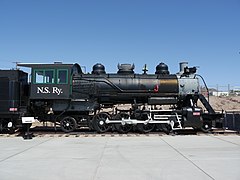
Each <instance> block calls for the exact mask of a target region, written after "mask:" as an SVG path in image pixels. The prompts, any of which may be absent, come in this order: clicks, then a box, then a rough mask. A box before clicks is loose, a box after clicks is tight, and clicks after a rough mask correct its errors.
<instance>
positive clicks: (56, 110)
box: [0, 62, 222, 133]
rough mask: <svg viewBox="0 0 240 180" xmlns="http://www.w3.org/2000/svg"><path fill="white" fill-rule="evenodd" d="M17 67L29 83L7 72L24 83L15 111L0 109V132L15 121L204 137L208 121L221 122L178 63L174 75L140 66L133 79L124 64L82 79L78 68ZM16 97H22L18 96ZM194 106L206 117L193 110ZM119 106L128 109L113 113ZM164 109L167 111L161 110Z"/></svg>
mask: <svg viewBox="0 0 240 180" xmlns="http://www.w3.org/2000/svg"><path fill="white" fill-rule="evenodd" d="M18 66H19V67H28V68H31V80H30V83H29V84H28V83H27V82H26V75H27V74H26V73H24V72H22V71H19V70H12V71H10V72H21V73H23V74H24V75H23V77H25V78H24V81H21V76H20V78H17V79H15V80H14V81H15V82H17V83H18V84H19V87H20V89H21V90H19V89H17V90H16V91H15V92H14V93H15V94H18V96H17V101H19V100H20V99H21V100H20V101H19V102H22V103H19V104H15V105H11V107H10V106H9V110H10V108H12V109H13V108H15V110H16V112H14V113H13V112H10V113H9V112H8V111H7V109H5V110H2V111H1V107H0V116H1V117H3V114H4V113H5V114H6V112H8V116H7V117H5V118H4V123H3V121H2V122H1V121H0V122H1V123H0V125H1V126H0V127H2V130H3V129H8V130H9V129H14V128H15V127H21V126H22V125H23V124H22V123H21V118H22V117H26V116H27V117H34V118H36V119H38V120H39V121H43V122H44V121H50V122H53V123H54V124H55V127H56V125H60V127H61V129H62V130H63V131H64V132H72V131H74V130H76V129H77V128H82V127H88V128H90V129H93V130H96V131H97V132H99V133H104V132H106V131H109V130H110V129H112V130H116V131H118V132H119V133H127V132H129V131H131V130H138V131H140V132H141V133H147V132H150V131H152V130H154V129H157V130H160V131H164V132H166V133H169V132H170V131H175V130H180V129H185V128H187V127H191V128H194V129H201V130H203V131H205V132H207V131H209V130H211V128H212V126H213V122H214V120H217V119H221V118H222V114H218V113H216V112H215V111H214V110H213V108H212V107H211V105H210V104H209V103H208V101H207V100H206V98H205V97H204V96H203V95H202V94H201V92H200V90H199V76H197V74H196V67H192V68H189V67H188V63H186V62H183V63H180V72H178V73H177V74H170V73H169V71H168V66H167V65H166V64H164V63H160V64H159V65H158V66H157V67H156V72H155V74H147V69H146V66H145V68H144V69H143V73H142V74H136V73H134V65H130V64H121V65H118V69H119V70H118V72H117V73H112V74H107V73H106V72H105V67H104V66H103V65H102V64H100V63H97V64H95V65H94V66H93V71H92V73H91V74H90V73H87V74H86V73H85V74H84V73H83V72H82V70H81V67H80V65H78V64H62V63H56V64H18ZM0 72H1V71H0ZM3 74H4V73H2V75H1V73H0V83H3V82H5V81H4V78H5V79H8V80H9V81H7V82H8V83H9V84H10V79H11V78H9V75H7V76H6V77H3V76H4V75H3ZM1 77H2V81H1ZM200 77H201V76H200ZM5 86H7V84H6V83H5ZM22 92H25V94H24V96H22V95H20V94H22ZM27 92H29V94H27ZM5 94H6V92H5ZM9 94H11V92H10V91H9ZM0 95H1V92H0ZM3 96H4V95H3ZM23 97H24V98H23ZM199 101H200V102H201V103H202V104H203V106H204V107H205V108H206V110H207V111H206V112H205V111H203V109H202V108H201V107H199V106H198V103H199ZM11 102H12V101H11ZM8 104H11V103H10V100H9V101H8ZM120 104H123V105H129V104H130V107H129V108H128V109H124V108H121V109H119V105H120ZM166 105H167V106H168V109H163V108H162V107H163V106H166ZM109 108H110V110H109ZM13 114H16V116H14V118H13V117H12V116H13ZM5 121H6V122H7V123H6V122H5ZM11 125H12V126H11ZM3 127H5V128H3ZM0 130H1V129H0Z"/></svg>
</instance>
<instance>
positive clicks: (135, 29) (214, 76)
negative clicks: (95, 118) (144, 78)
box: [0, 0, 240, 86]
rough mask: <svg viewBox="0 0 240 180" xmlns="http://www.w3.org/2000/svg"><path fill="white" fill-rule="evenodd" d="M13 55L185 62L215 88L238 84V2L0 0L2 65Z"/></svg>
mask: <svg viewBox="0 0 240 180" xmlns="http://www.w3.org/2000/svg"><path fill="white" fill-rule="evenodd" d="M14 61H19V62H24V63H26V62H27V63H30V62H34V63H38V62H39V63H52V62H54V61H62V62H64V63H69V62H70V63H75V62H78V63H79V64H80V65H83V66H86V67H87V71H91V68H92V65H94V64H95V63H97V62H100V63H102V64H104V65H105V67H106V70H107V72H116V71H117V64H118V63H134V64H135V67H136V69H135V71H136V72H138V73H141V69H142V67H143V65H144V64H145V63H146V64H147V65H148V69H149V73H154V72H155V66H156V65H157V64H158V63H160V62H165V63H166V64H168V66H169V69H170V72H171V73H176V72H177V71H178V69H179V62H181V61H188V62H189V65H190V66H199V67H200V68H199V70H198V73H199V74H201V75H202V76H204V77H205V80H206V82H207V84H208V85H210V86H214V85H216V84H219V85H227V84H231V85H232V86H240V0H65V1H63V0H41V1H40V0H21V1H20V0H15V1H14V0H0V68H1V69H10V68H13V67H14V64H13V63H12V62H14Z"/></svg>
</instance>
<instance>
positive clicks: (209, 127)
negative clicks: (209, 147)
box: [201, 122, 212, 133]
mask: <svg viewBox="0 0 240 180" xmlns="http://www.w3.org/2000/svg"><path fill="white" fill-rule="evenodd" d="M201 130H202V131H203V132H206V133H207V132H209V131H211V130H212V125H211V123H210V122H203V125H202V127H201Z"/></svg>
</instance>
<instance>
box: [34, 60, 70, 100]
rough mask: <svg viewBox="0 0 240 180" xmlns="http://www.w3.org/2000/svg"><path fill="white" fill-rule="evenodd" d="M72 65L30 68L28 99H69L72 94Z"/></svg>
mask: <svg viewBox="0 0 240 180" xmlns="http://www.w3.org/2000/svg"><path fill="white" fill-rule="evenodd" d="M71 68H72V65H71V66H70V65H65V66H64V65H63V64H62V65H60V66H56V65H55V66H54V67H53V66H48V65H45V66H40V67H33V68H32V82H31V93H30V99H69V98H70V95H71V94H72V92H71V91H72V88H71V86H72V83H71V82H72V81H71V79H72V78H71Z"/></svg>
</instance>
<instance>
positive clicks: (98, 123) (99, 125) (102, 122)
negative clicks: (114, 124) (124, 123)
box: [92, 112, 111, 133]
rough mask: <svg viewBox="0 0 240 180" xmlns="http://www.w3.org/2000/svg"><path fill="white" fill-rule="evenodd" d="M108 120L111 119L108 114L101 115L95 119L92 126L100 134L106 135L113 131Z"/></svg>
mask: <svg viewBox="0 0 240 180" xmlns="http://www.w3.org/2000/svg"><path fill="white" fill-rule="evenodd" d="M107 119H111V117H110V115H109V114H108V113H104V112H102V113H99V114H97V115H95V116H94V117H93V121H92V125H93V128H94V129H95V130H96V131H97V132H98V133H104V132H107V131H109V130H110V129H111V125H110V124H107V123H106V120H107Z"/></svg>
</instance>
